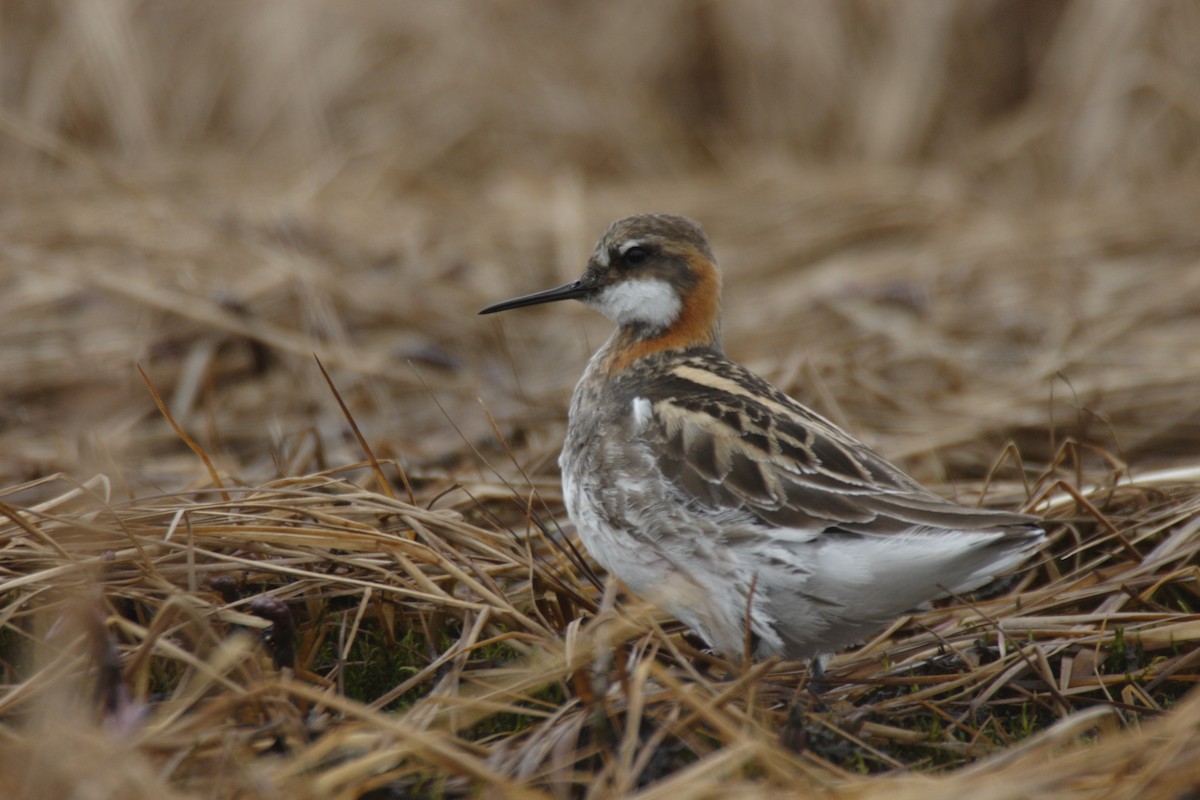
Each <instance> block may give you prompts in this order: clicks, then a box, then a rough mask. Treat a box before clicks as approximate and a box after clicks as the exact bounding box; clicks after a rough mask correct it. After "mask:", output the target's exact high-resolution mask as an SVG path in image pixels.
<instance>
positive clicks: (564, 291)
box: [479, 281, 589, 314]
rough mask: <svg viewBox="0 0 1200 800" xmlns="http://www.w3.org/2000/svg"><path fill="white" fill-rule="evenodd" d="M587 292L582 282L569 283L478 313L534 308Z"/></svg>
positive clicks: (578, 296)
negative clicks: (524, 307)
mask: <svg viewBox="0 0 1200 800" xmlns="http://www.w3.org/2000/svg"><path fill="white" fill-rule="evenodd" d="M588 291H589V289H588V287H586V286H584V285H583V281H571V282H570V283H566V284H563V285H562V286H559V287H557V288H554V289H547V290H545V291H544V292H534V293H533V294H527V295H525V296H524V297H517V298H514V299H512V300H505V301H504V302H503V303H496V304H494V305H490V306H488V307H487V308H485V309H483V310H482V311H480V312H479V313H480V314H495V313H496V312H497V311H508V310H509V309H510V308H521V307H522V306H536V305H540V304H542V303H553V302H556V301H558V300H575V299H578V298H580V297H583V296H584V295H586V294H587V293H588Z"/></svg>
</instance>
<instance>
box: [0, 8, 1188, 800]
mask: <svg viewBox="0 0 1200 800" xmlns="http://www.w3.org/2000/svg"><path fill="white" fill-rule="evenodd" d="M1197 41H1200V5H1197V4H1196V3H1194V2H1184V1H1183V0H1179V1H1178V2H1168V1H1166V0H1145V1H1144V2H1137V3H1133V2H1127V3H1121V2H1085V1H1084V0H1074V1H1073V2H1056V1H1054V0H1029V1H1028V2H1005V3H998V2H985V1H982V0H972V1H971V2H966V1H964V2H954V1H952V0H946V1H945V2H920V0H909V2H888V1H887V0H851V1H849V2H838V3H833V2H817V1H816V0H808V1H806V2H800V3H797V2H790V1H788V2H785V1H784V0H746V2H725V3H722V2H713V1H711V0H709V1H707V2H693V3H687V2H661V3H653V4H650V3H644V2H636V1H635V0H618V1H617V2H582V3H571V4H559V3H552V2H532V1H531V2H513V3H486V4H485V3H476V2H469V0H447V1H445V2H442V1H440V0H439V2H429V3H416V2H405V3H393V2H382V0H379V1H377V2H376V1H374V0H367V1H366V2H358V3H345V4H338V3H332V2H320V0H309V2H283V0H264V1H263V2H255V3H247V2H242V1H241V0H212V1H211V2H204V3H189V2H183V0H160V2H153V3H150V2H143V3H136V2H127V1H125V0H63V2H55V3H49V2H40V1H39V0H0V76H2V81H0V168H2V169H3V174H4V176H5V177H4V180H3V181H2V182H0V318H2V319H3V333H2V334H0V364H2V366H3V375H4V378H5V380H4V385H3V400H4V402H3V405H2V406H0V523H2V524H0V626H2V628H0V681H2V684H0V794H2V795H3V796H6V797H8V796H12V797H30V798H34V797H37V798H41V797H58V796H62V797H66V796H88V797H122V798H160V797H245V798H250V797H288V798H297V797H300V798H303V797H314V798H315V797H344V798H351V797H374V798H382V797H393V796H394V797H403V796H417V797H426V796H428V797H443V796H445V797H458V796H481V795H483V796H505V797H508V796H513V797H554V796H568V797H569V796H595V797H603V796H625V795H636V796H639V797H647V798H650V797H662V796H670V797H671V798H672V800H676V799H677V798H681V797H707V796H722V797H725V796H752V795H762V796H773V795H776V794H778V795H780V796H784V795H786V796H796V795H797V794H801V795H803V794H805V793H812V794H813V795H819V796H823V797H838V798H885V797H886V798H888V800H899V799H900V798H908V797H913V798H916V797H921V798H935V797H947V798H949V797H955V798H957V797H964V796H969V797H972V798H974V800H993V799H996V800H998V799H999V798H1017V797H1056V796H1071V797H1089V798H1125V797H1139V798H1150V799H1151V800H1159V799H1164V800H1165V798H1172V799H1174V798H1181V797H1192V796H1194V794H1188V793H1189V792H1193V793H1194V792H1195V791H1197V787H1200V697H1197V696H1196V694H1195V692H1191V693H1189V689H1190V688H1191V687H1192V685H1193V684H1194V683H1195V682H1196V681H1197V680H1198V679H1200V655H1198V653H1200V649H1198V648H1197V642H1198V641H1200V611H1198V606H1200V601H1198V597H1200V591H1198V588H1197V548H1198V547H1200V457H1198V456H1197V454H1198V453H1200V347H1198V346H1197V342H1198V341H1200V225H1198V224H1197V220H1198V219H1200V92H1198V91H1197V88H1196V87H1197V86H1198V85H1200V82H1198V80H1197V79H1198V78H1200V48H1197V47H1196V45H1195V43H1196V42H1197ZM640 211H668V212H675V213H684V214H688V215H689V216H692V217H694V218H696V219H698V220H700V221H701V222H702V223H703V224H704V225H705V226H706V228H707V229H708V232H709V234H710V237H711V239H712V241H713V244H714V247H715V249H716V252H717V255H718V258H719V259H720V260H721V262H722V264H723V266H724V270H725V285H726V298H725V308H726V323H725V335H726V349H727V350H728V351H729V352H730V353H731V354H732V355H733V356H734V357H735V358H738V359H739V360H741V361H743V362H745V363H747V364H749V365H750V366H751V367H752V368H754V369H755V370H757V371H759V372H760V373H762V374H764V375H765V376H767V377H769V378H770V379H772V380H773V381H774V382H776V383H777V384H779V385H781V386H782V387H783V388H785V389H787V390H788V391H789V392H791V393H793V394H794V395H795V396H797V397H799V398H800V399H802V400H804V401H805V402H808V403H810V404H812V405H813V406H814V407H816V408H817V409H818V410H819V411H821V412H822V413H824V414H826V415H828V416H830V417H832V418H833V419H835V420H836V421H838V422H840V423H842V424H845V425H846V426H847V427H849V428H850V429H851V430H853V431H855V432H856V433H857V434H859V435H860V436H861V437H862V438H864V439H866V440H867V441H869V442H871V443H872V444H874V445H875V446H877V448H878V449H880V450H881V451H882V452H884V453H885V454H886V455H888V456H889V457H890V458H892V459H894V460H897V461H898V462H900V463H901V464H903V465H904V466H905V467H906V468H908V469H909V470H911V471H912V472H913V474H914V475H916V476H917V477H918V478H920V479H921V480H922V481H924V482H925V483H927V484H928V485H931V486H934V487H936V488H939V490H940V491H943V492H945V493H947V494H952V495H955V496H957V497H958V499H960V500H961V501H963V502H975V501H979V502H986V503H988V504H991V505H996V506H1003V507H1018V506H1023V507H1028V508H1032V509H1034V510H1036V511H1037V512H1038V513H1042V514H1044V515H1046V516H1047V518H1048V519H1049V520H1050V524H1049V528H1050V530H1051V532H1052V542H1051V544H1050V545H1049V546H1048V547H1047V549H1046V550H1045V552H1044V553H1043V554H1042V555H1041V556H1040V557H1039V558H1038V559H1037V560H1035V561H1034V562H1032V563H1031V564H1030V565H1029V568H1028V569H1027V570H1025V571H1023V572H1022V573H1021V574H1020V575H1019V576H1017V577H1016V578H1015V579H1014V580H1013V581H1012V582H1010V583H1008V584H1005V585H1003V586H1001V587H999V588H998V589H997V590H996V591H995V592H994V593H993V594H991V595H982V596H979V597H972V598H960V599H958V600H956V601H954V602H948V603H942V604H939V605H938V607H936V608H932V609H927V610H923V611H920V612H919V613H914V614H913V615H911V616H909V617H906V618H904V619H901V620H897V622H896V624H895V625H894V626H893V627H892V628H890V629H889V630H887V631H885V632H883V633H882V634H881V635H880V636H878V637H877V638H875V639H874V640H872V641H871V642H868V643H866V644H865V645H864V646H863V647H861V648H857V649H854V650H851V651H848V652H845V653H841V654H839V655H838V656H837V657H835V658H834V660H833V661H832V662H831V664H830V665H829V675H828V684H829V686H828V690H827V691H826V692H825V693H824V695H823V696H822V697H821V698H820V700H816V699H814V698H812V697H811V696H810V693H809V692H808V690H807V688H806V686H807V676H806V672H805V669H804V666H803V665H797V664H780V663H774V662H767V663H762V664H755V665H751V666H749V667H745V668H743V667H742V666H739V665H732V664H727V663H724V662H721V661H720V660H719V659H716V658H715V657H713V656H712V655H709V654H706V653H703V652H700V651H698V650H697V649H696V643H695V641H694V640H692V639H690V638H689V637H688V636H687V635H686V632H685V631H683V630H681V629H680V628H679V626H678V625H677V623H674V622H673V621H671V620H669V619H664V618H661V617H659V616H656V615H655V614H654V613H653V612H652V611H651V610H650V609H647V608H645V607H643V606H642V605H641V604H640V603H639V602H638V601H637V600H636V599H635V598H631V597H627V596H624V595H618V594H617V593H616V589H615V587H611V586H609V587H607V588H606V584H605V582H604V580H603V576H597V575H596V574H595V573H594V572H593V570H594V566H593V565H592V564H591V562H590V561H589V560H588V559H587V558H586V555H583V554H581V553H580V552H579V550H578V549H577V546H576V544H575V539H574V536H573V534H572V532H571V531H570V529H569V526H567V525H566V521H565V517H564V515H563V513H562V506H561V496H560V489H559V487H558V481H557V470H556V467H555V456H556V454H557V448H558V446H559V444H560V443H561V439H562V433H563V427H564V423H565V409H566V399H567V396H568V394H569V392H570V389H571V387H572V385H573V382H574V380H575V379H576V377H577V376H578V374H579V373H580V371H581V370H582V367H583V363H584V361H585V359H586V358H587V356H588V355H589V354H590V352H591V351H592V350H593V349H594V348H595V347H596V346H597V345H598V344H599V343H600V341H602V339H603V337H605V336H606V335H607V332H608V324H607V323H606V322H605V321H604V320H601V319H597V318H595V317H594V315H592V314H590V313H589V312H588V311H586V310H585V309H582V308H579V309H574V308H566V307H555V308H548V309H543V310H530V311H528V312H523V313H522V314H521V315H520V316H511V317H506V318H505V319H503V320H497V319H495V318H477V317H475V315H474V314H475V311H476V310H477V309H479V308H480V307H482V306H483V305H485V304H487V303H489V302H492V301H495V300H499V299H504V298H507V297H510V296H514V295H516V294H520V293H523V292H526V291H533V290H536V289H541V288H545V287H548V286H551V285H554V284H556V283H560V282H562V281H565V280H567V279H569V278H571V277H574V276H575V274H576V273H577V272H578V271H579V269H580V268H581V266H582V264H583V262H584V259H585V258H586V255H587V253H588V252H589V250H590V248H591V246H592V243H593V241H594V239H595V237H596V236H597V235H598V234H599V232H600V231H601V230H602V229H603V227H604V225H605V224H606V223H607V222H608V221H610V220H611V219H612V218H614V217H617V216H621V215H624V214H628V213H634V212H640ZM314 354H315V355H316V356H317V357H318V358H319V360H320V364H321V365H323V369H322V367H321V366H319V365H318V363H317V361H316V360H314V358H313V356H314ZM139 367H140V370H141V371H142V372H141V373H140V372H139ZM324 370H327V371H328V382H327V380H326V377H325V375H324V374H323V372H324ZM143 375H144V379H143ZM343 403H344V409H345V410H343V405H342V404H343ZM351 420H352V422H351ZM360 437H361V438H360ZM560 525H562V526H563V528H560V527H559V526H560Z"/></svg>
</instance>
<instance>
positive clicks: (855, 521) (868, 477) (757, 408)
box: [639, 360, 1036, 534]
mask: <svg viewBox="0 0 1200 800" xmlns="http://www.w3.org/2000/svg"><path fill="white" fill-rule="evenodd" d="M720 367H721V369H720V371H718V372H713V371H712V370H711V367H708V368H706V369H705V370H704V371H703V372H701V371H698V370H697V369H689V368H687V367H686V366H684V367H682V368H678V367H677V368H676V369H675V370H673V371H672V375H673V376H674V377H673V379H672V380H669V381H665V382H659V383H657V384H655V385H651V386H645V387H641V388H643V389H645V391H643V392H641V395H642V398H641V402H643V403H649V410H650V413H649V414H643V415H641V419H640V432H639V435H640V436H642V437H644V439H645V440H646V441H647V442H648V443H649V444H651V446H652V449H653V451H654V452H656V453H657V454H658V456H657V457H658V466H659V469H660V470H661V471H662V474H663V476H664V477H665V478H666V479H667V480H668V481H670V482H671V483H672V484H673V485H674V486H675V487H676V488H677V489H678V491H679V492H681V493H682V495H683V496H684V498H686V500H687V501H688V502H691V503H694V504H696V505H698V506H700V507H702V508H704V509H706V510H709V511H713V512H719V511H722V510H727V511H731V512H742V513H747V514H749V515H751V516H752V517H753V518H755V519H756V521H757V522H759V523H760V524H762V525H764V526H765V527H769V528H791V529H796V530H805V531H822V530H837V531H843V532H847V533H864V534H889V533H903V532H908V531H913V530H914V529H944V530H956V531H972V530H978V531H992V532H995V531H998V530H1000V529H1003V528H1006V527H1009V526H1018V527H1020V528H1025V527H1029V526H1033V525H1035V524H1036V520H1035V519H1034V518H1033V517H1029V516H1026V515H1023V514H1015V513H1008V512H1000V511H992V510H988V509H981V508H968V507H965V506H960V505H958V504H956V503H952V502H950V501H947V500H945V499H943V498H940V497H938V496H937V495H935V494H933V493H932V492H930V491H928V490H927V489H925V488H923V487H922V486H920V484H918V483H916V482H915V481H913V480H912V479H911V478H909V477H908V476H907V475H905V474H904V473H903V472H901V471H900V470H899V469H898V468H897V467H895V466H893V465H892V464H890V463H888V462H887V461H886V460H885V459H884V458H882V457H881V456H879V455H878V454H876V453H875V452H874V451H873V450H871V449H870V448H868V447H867V446H866V445H864V444H862V443H861V442H858V441H856V440H855V439H853V438H851V437H850V436H849V435H847V434H845V433H844V432H842V431H841V430H839V429H838V428H837V427H836V426H835V425H833V423H831V422H829V421H828V420H825V419H824V418H822V417H821V416H820V415H818V414H816V413H815V412H812V411H810V410H808V409H807V408H805V407H804V406H801V405H800V404H799V403H797V402H796V401H794V400H792V399H791V398H790V397H788V396H787V395H785V394H783V393H782V392H780V391H778V390H777V389H775V388H774V387H772V386H771V385H770V384H768V383H766V382H765V381H763V380H762V379H761V378H759V377H758V376H756V375H754V374H753V373H751V372H749V371H748V370H745V369H744V368H742V367H740V366H738V365H737V364H734V363H733V362H729V361H724V360H723V361H722V363H721V365H720ZM681 382H683V383H687V384H688V385H681Z"/></svg>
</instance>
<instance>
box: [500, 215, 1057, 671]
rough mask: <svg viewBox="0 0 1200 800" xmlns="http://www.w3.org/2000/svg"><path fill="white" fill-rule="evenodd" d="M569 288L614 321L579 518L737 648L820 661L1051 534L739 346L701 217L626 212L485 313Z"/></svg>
mask: <svg viewBox="0 0 1200 800" xmlns="http://www.w3.org/2000/svg"><path fill="white" fill-rule="evenodd" d="M562 300H579V301H582V302H583V303H584V304H586V305H588V306H590V307H591V308H593V309H595V310H597V311H599V312H600V313H601V314H603V315H604V316H606V317H608V319H610V320H611V321H612V322H614V323H615V324H616V330H615V331H614V332H613V334H612V336H611V337H610V338H609V339H608V340H607V342H606V343H605V344H604V345H603V346H602V347H600V349H599V350H598V351H596V353H595V354H594V355H593V356H592V357H591V359H590V361H589V362H588V364H587V367H586V369H585V370H584V373H583V376H582V378H581V379H580V380H579V383H578V385H577V386H576V388H575V391H574V393H573V395H572V397H571V402H570V407H569V413H568V421H567V433H566V439H565V441H564V443H563V449H562V452H561V455H560V458H559V466H560V468H561V473H562V488H563V499H564V505H565V508H566V512H567V515H568V517H569V518H570V520H571V521H572V523H573V524H574V525H575V528H576V530H577V532H578V536H579V538H580V541H581V542H582V543H583V545H584V546H585V548H586V549H587V551H588V552H589V553H590V554H591V555H592V557H593V558H595V560H596V561H597V562H599V563H600V564H601V565H602V566H603V567H604V568H605V569H606V570H607V571H608V572H609V573H610V574H612V575H614V576H616V577H617V578H619V579H620V580H621V581H622V582H623V583H624V584H625V585H626V586H627V587H628V588H629V589H630V590H631V591H632V592H633V593H634V594H636V595H638V596H640V597H642V598H644V599H646V600H648V601H649V602H651V603H653V604H655V605H657V606H658V607H660V608H662V609H663V610H665V611H666V612H667V613H669V614H671V615H672V616H674V617H675V618H676V619H678V620H680V621H681V622H683V623H684V624H686V625H687V626H688V627H690V628H691V629H692V630H693V631H694V632H695V633H697V634H698V635H699V636H700V637H701V638H702V639H704V641H705V642H706V643H707V644H708V645H709V647H711V648H712V650H713V651H715V652H716V653H717V654H719V655H721V656H722V657H725V658H728V659H735V660H736V661H739V662H740V661H741V660H742V659H743V656H744V655H749V656H750V657H751V658H752V659H755V660H760V659H765V658H768V657H771V656H779V657H781V658H782V659H784V660H789V661H790V660H809V661H810V663H817V664H818V666H820V665H821V664H823V663H824V662H823V659H827V658H828V657H829V656H830V655H831V654H833V653H835V652H837V651H838V650H841V649H843V648H845V647H848V646H851V645H854V644H857V643H860V642H862V641H863V640H864V639H865V638H867V637H869V636H870V635H871V634H873V633H875V632H877V631H878V630H879V629H881V628H883V627H884V626H886V625H887V624H889V623H890V622H892V621H894V620H895V619H896V618H897V617H899V616H901V615H903V614H905V613H906V612H908V611H911V610H913V609H914V608H917V607H919V606H921V605H922V604H923V603H925V602H927V601H930V600H933V599H937V598H939V597H946V596H950V595H957V594H961V593H965V592H970V591H973V590H975V589H978V588H979V587H981V586H984V585H985V584H987V583H989V582H991V581H992V580H994V579H995V578H996V577H997V576H999V575H1001V574H1003V573H1005V572H1008V571H1009V570H1012V569H1013V568H1015V567H1016V566H1018V565H1020V564H1021V563H1022V562H1023V561H1025V560H1026V559H1027V558H1029V557H1030V556H1031V555H1032V554H1033V553H1034V551H1035V550H1036V549H1037V548H1038V546H1039V545H1040V544H1041V543H1042V542H1043V540H1044V538H1045V532H1044V529H1043V527H1042V524H1041V523H1040V522H1039V520H1038V519H1037V518H1036V517H1033V516H1030V515H1027V514H1023V513H1017V512H1009V511H1001V510H991V509H985V508H978V507H967V506H963V505H959V504H957V503H954V502H952V501H950V500H947V499H945V498H942V497H940V496H939V495H937V494H935V493H934V492H932V491H930V490H929V489H926V488H925V487H923V486H922V485H921V484H919V483H918V482H917V481H916V480H914V479H913V478H911V477H909V476H908V475H907V474H905V473H904V472H903V471H901V470H900V469H899V468H898V467H896V466H894V465H893V464H891V463H890V462H889V461H887V460H886V459H885V458H883V457H882V456H880V455H879V454H877V453H876V452H875V451H874V450H872V449H871V448H870V447H869V446H867V445H866V444H864V443H862V442H861V441H859V440H858V439H856V438H854V437H853V436H851V435H850V434H849V433H847V432H846V431H844V430H842V429H841V428H840V427H838V426H837V425H835V424H834V423H832V422H830V421H829V420H828V419H826V418H825V417H823V416H821V415H819V414H818V413H816V412H815V411H813V410H811V409H809V408H807V407H805V406H804V405H802V404H801V403H800V402H798V401H796V400H794V399H793V398H791V397H789V396H788V395H787V394H785V393H784V392H782V391H780V390H779V389H777V388H776V387H775V386H773V385H771V384H770V383H769V382H767V381H766V380H764V379H763V378H761V377H759V376H758V375H756V374H755V373H753V372H751V371H750V370H749V369H747V368H746V367H744V366H742V365H740V364H738V363H736V362H735V361H733V360H731V359H729V358H728V357H727V356H726V355H725V353H724V351H723V349H722V345H721V322H722V319H721V273H720V271H719V269H718V267H717V262H716V258H715V257H714V255H713V251H712V248H711V246H710V244H709V241H708V237H707V236H706V234H705V233H704V230H703V229H702V228H701V226H700V225H699V224H698V223H696V222H694V221H692V220H691V219H688V218H686V217H682V216H675V215H670V214H639V215H636V216H630V217H626V218H624V219H619V220H617V221H616V222H613V223H612V224H611V225H610V226H609V227H608V229H607V230H606V231H605V232H604V234H603V235H602V236H601V237H600V240H599V242H598V244H597V245H596V248H595V250H594V251H593V252H592V254H591V256H590V258H589V259H588V262H587V265H586V267H585V269H584V271H583V274H582V276H581V277H580V278H579V279H578V280H575V281H572V282H570V283H567V284H564V285H562V286H559V287H556V288H553V289H548V290H545V291H541V292H536V293H534V294H529V295H525V296H522V297H517V298H515V299H512V300H507V301H504V302H500V303H496V304H494V305H490V306H488V307H487V308H484V309H483V310H481V311H480V312H479V313H480V314H493V313H496V312H499V311H507V310H510V309H514V308H521V307H525V306H533V305H538V304H542V303H551V302H557V301H562ZM747 628H748V629H747Z"/></svg>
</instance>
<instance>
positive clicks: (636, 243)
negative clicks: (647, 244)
mask: <svg viewBox="0 0 1200 800" xmlns="http://www.w3.org/2000/svg"><path fill="white" fill-rule="evenodd" d="M642 244H643V242H642V240H641V239H629V240H628V241H626V242H625V243H624V244H622V245H621V246H620V247H618V248H617V252H618V253H620V254H621V255H625V254H626V253H628V252H629V251H630V250H632V249H633V248H635V247H641V246H642Z"/></svg>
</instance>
